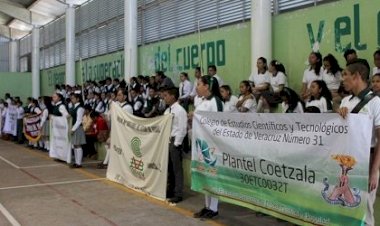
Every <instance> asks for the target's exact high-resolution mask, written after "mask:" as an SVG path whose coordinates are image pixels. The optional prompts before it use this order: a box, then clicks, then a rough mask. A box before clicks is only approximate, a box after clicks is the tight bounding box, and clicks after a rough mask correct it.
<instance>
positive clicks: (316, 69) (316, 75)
mask: <svg viewBox="0 0 380 226" xmlns="http://www.w3.org/2000/svg"><path fill="white" fill-rule="evenodd" d="M322 63H323V62H322V55H321V54H320V53H319V52H312V53H310V55H309V65H310V67H309V68H307V69H306V70H305V71H304V73H303V78H302V90H301V98H302V100H304V101H307V100H308V99H309V98H310V90H309V88H310V85H311V83H312V82H313V81H314V80H322V78H323V76H322V73H323V72H322Z"/></svg>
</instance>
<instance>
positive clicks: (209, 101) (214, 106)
mask: <svg viewBox="0 0 380 226" xmlns="http://www.w3.org/2000/svg"><path fill="white" fill-rule="evenodd" d="M197 91H198V94H199V95H200V96H202V97H203V98H202V99H201V102H200V103H199V105H198V106H197V107H196V108H195V112H197V111H209V112H220V111H223V103H222V101H221V95H220V91H219V84H218V80H217V79H216V78H214V77H212V76H210V75H205V76H202V77H201V78H200V79H199V81H198V84H197ZM218 203H219V200H218V198H215V197H212V196H211V195H205V207H204V208H202V209H201V210H200V211H199V212H197V213H194V217H195V218H208V219H210V218H213V217H216V216H217V215H218V214H219V213H218Z"/></svg>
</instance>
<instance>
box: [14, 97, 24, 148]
mask: <svg viewBox="0 0 380 226" xmlns="http://www.w3.org/2000/svg"><path fill="white" fill-rule="evenodd" d="M16 106H17V139H16V140H15V141H16V142H17V143H19V144H23V143H24V134H23V124H24V122H23V121H24V112H25V111H24V108H23V106H22V101H17V102H16Z"/></svg>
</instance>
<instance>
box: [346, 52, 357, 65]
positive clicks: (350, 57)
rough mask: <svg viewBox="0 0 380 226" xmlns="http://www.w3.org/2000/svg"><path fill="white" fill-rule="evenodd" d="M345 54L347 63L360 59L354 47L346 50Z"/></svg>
mask: <svg viewBox="0 0 380 226" xmlns="http://www.w3.org/2000/svg"><path fill="white" fill-rule="evenodd" d="M343 56H344V59H346V63H347V64H349V63H350V62H352V61H355V60H357V59H358V55H357V53H356V51H355V50H354V49H347V50H346V51H344V54H343Z"/></svg>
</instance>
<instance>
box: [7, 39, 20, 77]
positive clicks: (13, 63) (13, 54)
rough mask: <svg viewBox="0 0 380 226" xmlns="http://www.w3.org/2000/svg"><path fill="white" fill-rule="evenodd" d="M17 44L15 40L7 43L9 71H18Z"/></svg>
mask: <svg viewBox="0 0 380 226" xmlns="http://www.w3.org/2000/svg"><path fill="white" fill-rule="evenodd" d="M18 61H19V59H18V44H17V41H16V40H11V41H9V71H10V72H17V71H18Z"/></svg>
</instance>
